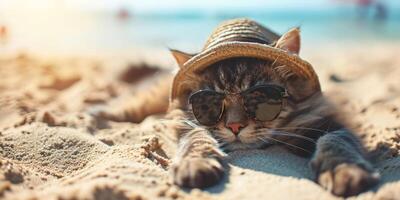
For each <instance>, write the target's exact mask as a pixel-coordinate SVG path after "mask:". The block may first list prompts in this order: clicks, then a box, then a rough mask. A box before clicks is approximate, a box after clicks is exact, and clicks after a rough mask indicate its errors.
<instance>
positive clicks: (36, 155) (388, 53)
mask: <svg viewBox="0 0 400 200" xmlns="http://www.w3.org/2000/svg"><path fill="white" fill-rule="evenodd" d="M321 48H322V47H321ZM321 48H310V49H308V50H306V51H304V52H306V53H305V54H304V57H305V58H306V59H307V60H308V61H309V62H311V63H312V64H313V65H314V67H315V69H316V71H317V73H318V74H319V77H320V81H321V85H322V87H323V90H324V92H325V93H326V95H328V96H329V97H331V99H332V101H333V102H334V103H335V104H336V105H337V106H338V108H340V109H342V110H344V111H345V112H346V113H347V114H348V116H349V118H350V119H351V120H353V121H354V124H355V128H356V129H357V130H358V133H359V136H360V138H362V141H363V143H364V145H365V146H366V148H367V149H368V150H369V151H370V156H371V159H372V160H373V163H374V165H375V166H376V168H377V170H378V171H379V172H380V174H381V177H382V181H381V183H380V185H378V186H377V187H375V188H373V189H372V190H370V191H368V192H365V193H363V194H360V195H358V196H355V197H352V198H350V199H365V200H366V199H368V200H369V199H400V157H399V153H400V78H399V77H400V57H398V52H400V45H399V44H389V43H377V44H373V45H364V46H351V45H346V46H343V47H337V46H336V47H329V48H328V47H326V46H325V47H324V48H323V49H324V50H323V51H321ZM158 56H159V57H165V55H158V54H156V55H152V58H143V59H140V58H138V59H135V60H133V61H131V62H128V61H118V62H117V61H116V60H113V59H108V60H104V59H100V58H85V57H83V58H80V57H79V58H78V57H73V58H72V57H62V58H50V57H43V56H42V57H41V56H32V55H30V54H19V55H7V56H1V57H0V79H1V80H0V199H137V200H139V199H230V200H233V199H340V198H338V197H335V196H333V195H331V194H330V193H329V192H327V191H325V190H324V189H322V188H321V187H320V186H318V185H317V184H316V183H314V182H313V178H314V177H313V173H312V172H311V171H310V169H309V167H308V160H307V159H306V158H301V157H297V156H295V155H292V154H290V153H288V152H286V151H285V150H284V149H281V148H280V147H273V148H269V149H266V150H252V151H238V152H233V153H231V154H230V155H229V159H228V160H229V163H230V164H229V165H230V167H229V170H228V172H227V176H226V177H225V179H224V180H223V181H222V182H221V183H220V184H218V185H216V186H214V187H211V188H208V189H205V190H199V189H193V190H187V189H180V188H178V187H176V186H174V185H172V184H171V180H170V177H169V172H168V164H169V162H170V158H171V157H172V156H173V154H174V150H175V145H174V143H173V141H171V139H170V138H169V137H168V133H165V130H166V129H165V126H168V123H169V122H168V121H165V120H160V119H159V117H156V116H155V117H149V118H147V119H145V120H144V121H143V122H142V123H140V124H135V123H128V122H112V121H107V120H102V119H98V118H95V117H93V116H92V115H91V113H93V112H95V111H96V110H98V109H102V108H110V107H113V106H114V105H117V104H120V103H121V102H123V103H130V102H133V101H134V100H132V97H133V96H134V94H135V93H137V92H143V88H146V86H147V85H148V84H149V83H151V82H152V81H148V80H140V77H138V76H132V78H129V77H130V76H131V75H129V74H135V73H139V71H141V70H140V68H143V67H144V68H146V69H147V68H148V67H149V66H150V67H158V66H160V67H161V68H163V69H168V68H171V63H172V60H168V61H166V62H164V61H163V62H161V61H160V62H158V63H157V62H155V61H154V60H157V59H154V58H158ZM143 63H145V64H143ZM153 71H157V70H147V71H146V70H145V72H143V70H142V71H141V73H142V72H143V73H145V74H146V73H153ZM155 76H157V74H155ZM152 80H154V79H152Z"/></svg>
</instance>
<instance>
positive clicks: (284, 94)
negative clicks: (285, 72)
mask: <svg viewBox="0 0 400 200" xmlns="http://www.w3.org/2000/svg"><path fill="white" fill-rule="evenodd" d="M263 87H272V88H275V89H278V90H279V91H280V95H281V96H280V98H281V100H282V102H281V110H280V111H279V113H277V115H276V117H274V118H273V119H271V120H259V119H257V117H250V116H249V115H250V113H249V111H248V110H247V108H246V106H245V105H244V100H243V96H244V95H246V94H248V93H250V92H252V91H254V90H256V89H258V88H263ZM201 92H212V93H215V94H218V95H221V96H223V97H224V100H223V101H222V108H221V112H220V114H219V116H218V120H216V121H215V123H214V125H215V124H217V123H218V122H219V121H220V120H221V117H222V115H223V114H224V111H225V103H224V101H225V98H226V96H227V95H239V96H240V98H241V99H242V102H241V103H242V106H243V108H244V109H245V111H246V114H247V116H248V117H249V118H253V119H254V120H257V121H263V122H265V121H273V120H275V119H276V118H277V117H278V116H279V114H280V113H281V112H282V108H283V107H284V106H285V105H286V100H287V98H288V97H289V94H288V92H287V90H286V88H284V87H282V86H279V85H275V84H263V85H256V86H253V87H251V88H248V89H247V90H245V91H242V92H238V93H220V92H216V91H214V90H210V89H205V90H198V91H196V92H194V93H192V94H191V95H190V96H189V98H188V103H189V104H192V101H193V100H192V97H193V96H194V95H196V94H199V93H201ZM194 117H195V118H196V119H197V117H196V115H194ZM197 121H199V120H198V119H197ZM199 122H200V121H199ZM209 126H211V125H209Z"/></svg>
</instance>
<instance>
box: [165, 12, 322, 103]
mask: <svg viewBox="0 0 400 200" xmlns="http://www.w3.org/2000/svg"><path fill="white" fill-rule="evenodd" d="M296 31H297V35H299V30H298V29H292V32H296ZM285 35H287V34H285ZM285 35H284V36H282V37H280V36H278V35H277V34H275V33H273V32H272V31H270V30H268V29H267V28H265V27H263V26H262V25H260V24H258V23H257V22H255V21H253V20H249V19H234V20H228V21H226V22H224V23H222V24H221V25H219V26H218V27H217V28H216V29H215V31H214V32H213V33H212V34H211V36H210V37H209V38H208V40H207V42H206V44H205V46H204V48H203V50H202V51H201V52H200V53H198V54H196V55H189V54H186V57H185V56H184V58H182V56H180V57H179V56H176V53H181V54H182V53H183V52H179V51H176V50H172V53H173V55H174V56H175V58H176V60H177V62H178V64H179V65H180V69H179V71H178V72H177V74H176V75H175V78H174V80H173V84H172V91H171V101H173V100H175V99H176V98H178V97H179V96H180V95H181V94H182V93H183V92H185V90H187V87H188V86H187V85H185V84H182V83H184V82H187V81H185V80H186V79H188V78H190V77H193V76H195V75H196V74H198V73H201V72H202V71H203V70H204V69H206V68H207V67H209V66H210V65H212V64H214V63H216V62H218V61H221V60H224V59H228V58H234V57H252V58H258V59H263V60H271V61H274V62H276V63H277V64H279V65H280V66H281V65H286V66H288V67H289V69H290V70H291V71H292V72H293V73H295V74H296V75H297V77H300V78H302V79H304V80H307V81H308V85H307V87H309V88H310V95H311V94H313V93H315V92H320V91H321V89H320V84H319V81H318V77H317V75H316V73H315V72H314V70H313V68H312V66H311V65H310V64H309V63H308V62H306V61H304V60H302V59H301V58H300V57H299V56H298V55H297V53H298V52H293V50H292V49H290V48H291V47H290V46H289V47H288V48H278V47H279V46H277V45H279V44H278V43H279V41H280V40H285V39H287V38H285ZM289 39H290V38H289ZM297 39H298V40H300V38H297ZM298 43H299V41H298ZM299 46H300V45H298V47H294V48H299ZM308 96H309V95H308Z"/></svg>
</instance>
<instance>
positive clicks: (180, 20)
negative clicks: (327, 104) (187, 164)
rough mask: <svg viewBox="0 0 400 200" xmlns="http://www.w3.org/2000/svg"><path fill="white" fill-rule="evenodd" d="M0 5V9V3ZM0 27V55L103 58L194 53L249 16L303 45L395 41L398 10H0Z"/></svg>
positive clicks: (399, 26)
mask: <svg viewBox="0 0 400 200" xmlns="http://www.w3.org/2000/svg"><path fill="white" fill-rule="evenodd" d="M0 6H1V4H0ZM0 11H2V12H0V26H1V25H3V26H6V27H7V34H8V36H7V41H6V42H3V43H0V50H1V49H3V50H5V51H11V52H13V51H19V50H28V51H36V52H47V53H48V52H50V53H67V54H69V53H71V52H73V54H79V53H80V52H82V53H85V52H90V53H108V52H120V51H130V50H133V49H137V48H139V47H143V48H153V47H154V48H159V47H162V48H166V47H171V48H178V49H185V50H189V51H193V52H194V51H198V50H199V49H201V47H202V44H203V43H204V41H205V40H206V38H207V36H208V34H210V32H211V31H212V30H213V28H214V27H215V26H216V25H217V24H218V23H220V22H221V21H223V20H226V19H230V18H236V17H249V18H252V19H255V20H258V21H259V22H261V23H263V24H264V25H266V26H268V27H269V28H271V29H272V30H274V31H276V32H278V33H283V32H285V31H287V30H288V29H290V28H291V27H295V26H300V27H301V30H302V35H303V44H315V43H322V42H328V43H337V42H371V41H378V42H380V41H389V42H390V41H393V40H396V41H400V9H399V7H393V6H390V5H387V7H386V11H387V12H386V13H385V14H386V15H385V16H384V17H383V18H380V19H378V18H376V17H375V16H376V14H377V13H376V10H374V9H370V10H368V11H367V10H362V9H359V8H356V7H355V6H348V5H347V6H335V7H320V8H319V7H316V8H312V9H293V8H288V9H285V8H280V9H265V8H251V9H240V8H235V9H229V10H224V9H218V10H213V11H212V12H211V11H210V12H204V11H202V10H196V9H178V10H172V11H163V12H160V11H157V12H150V11H149V12H139V11H137V10H136V11H135V9H130V7H114V8H113V9H106V10H104V9H103V10H101V9H100V10H92V9H86V10H85V9H80V10H76V9H75V10H74V9H60V8H59V7H57V6H55V7H50V8H47V9H46V10H43V9H36V10H27V9H20V10H14V11H11V10H10V9H7V8H4V7H0Z"/></svg>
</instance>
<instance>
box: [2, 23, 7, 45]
mask: <svg viewBox="0 0 400 200" xmlns="http://www.w3.org/2000/svg"><path fill="white" fill-rule="evenodd" d="M7 38H8V30H7V27H6V26H5V25H1V24H0V44H5V43H6V42H7Z"/></svg>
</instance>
